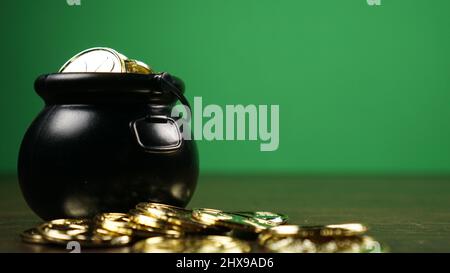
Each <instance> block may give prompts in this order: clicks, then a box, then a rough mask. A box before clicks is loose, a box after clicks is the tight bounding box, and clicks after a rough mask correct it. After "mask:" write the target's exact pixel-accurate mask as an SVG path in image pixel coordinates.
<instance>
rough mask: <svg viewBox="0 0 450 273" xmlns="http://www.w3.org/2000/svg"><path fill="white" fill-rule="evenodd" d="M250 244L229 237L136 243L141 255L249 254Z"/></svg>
mask: <svg viewBox="0 0 450 273" xmlns="http://www.w3.org/2000/svg"><path fill="white" fill-rule="evenodd" d="M250 250H251V247H250V245H249V244H248V243H246V242H244V241H241V240H238V239H235V238H232V237H228V236H211V235H210V236H191V237H183V238H177V239H174V238H172V239H171V238H166V237H154V238H149V239H146V240H144V241H141V242H138V243H136V244H135V245H134V246H133V248H132V251H133V252H139V253H247V252H250Z"/></svg>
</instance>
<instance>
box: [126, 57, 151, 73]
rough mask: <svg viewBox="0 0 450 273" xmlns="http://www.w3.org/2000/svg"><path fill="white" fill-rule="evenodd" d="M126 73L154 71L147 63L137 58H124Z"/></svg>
mask: <svg viewBox="0 0 450 273" xmlns="http://www.w3.org/2000/svg"><path fill="white" fill-rule="evenodd" d="M125 69H126V72H127V73H135V74H152V73H155V72H154V71H153V70H152V69H151V68H150V67H149V66H148V65H147V64H145V63H143V62H141V61H137V60H125Z"/></svg>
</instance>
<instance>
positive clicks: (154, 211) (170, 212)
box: [136, 203, 222, 233]
mask: <svg viewBox="0 0 450 273" xmlns="http://www.w3.org/2000/svg"><path fill="white" fill-rule="evenodd" d="M136 210H138V211H141V212H142V213H144V214H146V215H148V216H151V217H153V218H156V219H159V220H161V221H164V222H167V223H169V224H170V225H175V226H179V227H180V229H182V230H183V231H184V232H186V233H195V232H205V233H214V232H221V231H222V229H219V228H218V227H215V226H211V225H207V224H203V223H201V222H199V221H196V220H195V219H193V217H192V211H191V210H187V209H184V208H179V207H175V206H170V205H165V204H159V203H140V204H138V205H137V206H136Z"/></svg>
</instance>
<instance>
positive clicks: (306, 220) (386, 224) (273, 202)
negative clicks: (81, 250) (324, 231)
mask: <svg viewBox="0 0 450 273" xmlns="http://www.w3.org/2000/svg"><path fill="white" fill-rule="evenodd" d="M0 200H1V201H0V252H49V251H50V252H55V251H65V250H63V249H58V248H54V247H41V246H32V245H27V244H23V243H21V242H20V239H19V234H20V232H21V231H23V230H25V229H27V228H30V227H32V226H34V225H36V224H37V223H39V222H40V220H39V219H38V218H37V217H36V216H35V215H34V214H33V213H32V212H31V211H30V210H29V209H28V207H27V205H26V204H25V202H24V200H23V198H22V196H21V194H20V191H19V188H18V185H17V181H16V179H15V178H11V177H9V178H8V177H3V178H1V181H0ZM189 207H210V208H219V209H224V210H254V211H256V210H265V211H276V212H281V213H285V214H288V215H289V216H290V222H291V223H296V224H300V225H316V224H334V223H336V224H337V223H346V222H363V223H366V224H367V225H369V227H370V228H371V229H370V235H372V236H373V237H375V238H376V239H378V240H379V241H381V242H383V243H384V244H386V245H387V246H388V247H389V249H390V251H391V252H450V178H358V177H350V178H318V177H309V178H307V177H276V176H272V177H270V176H265V177H259V178H258V177H243V176H236V177H233V176H228V177H213V176H205V177H202V178H201V179H200V181H199V185H198V188H197V192H196V193H195V196H194V198H193V200H192V202H191V203H190V205H189ZM109 251H115V252H121V251H123V252H126V251H127V249H114V250H109Z"/></svg>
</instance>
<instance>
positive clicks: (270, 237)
mask: <svg viewBox="0 0 450 273" xmlns="http://www.w3.org/2000/svg"><path fill="white" fill-rule="evenodd" d="M287 222H288V217H287V216H286V215H283V214H279V213H272V212H224V211H221V210H217V209H207V208H201V209H193V210H188V209H184V208H179V207H174V206H170V205H165V204H160V203H140V204H138V205H137V206H136V208H134V209H132V210H131V211H129V212H128V213H103V214H100V215H98V216H96V217H94V219H58V220H53V221H49V222H46V223H43V224H41V225H39V226H37V227H36V228H33V229H29V230H27V231H25V232H23V233H22V235H21V237H22V240H23V241H24V242H27V243H33V244H49V245H62V246H66V245H67V244H68V243H69V242H73V241H75V242H78V243H79V244H80V246H81V247H86V248H88V247H89V248H104V247H119V246H127V247H129V249H130V251H131V252H138V253H248V252H277V253H282V252H287V253H316V252H321V253H336V252H352V253H355V252H356V253H367V252H381V251H382V250H381V247H380V244H379V243H378V242H377V241H375V240H374V239H372V238H371V237H369V236H367V235H365V233H366V231H367V227H366V226H364V225H362V224H356V223H354V224H342V225H327V226H297V225H288V224H287Z"/></svg>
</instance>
